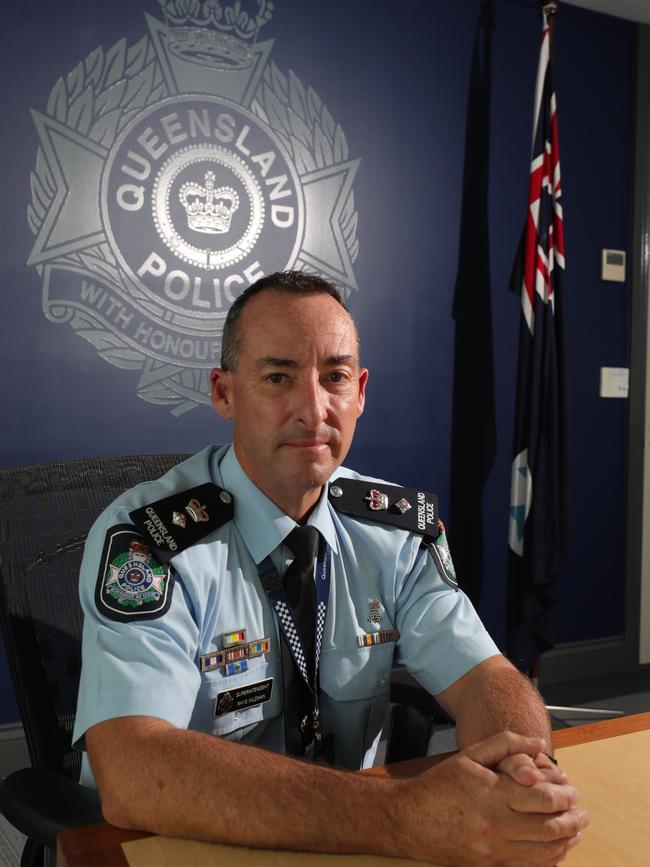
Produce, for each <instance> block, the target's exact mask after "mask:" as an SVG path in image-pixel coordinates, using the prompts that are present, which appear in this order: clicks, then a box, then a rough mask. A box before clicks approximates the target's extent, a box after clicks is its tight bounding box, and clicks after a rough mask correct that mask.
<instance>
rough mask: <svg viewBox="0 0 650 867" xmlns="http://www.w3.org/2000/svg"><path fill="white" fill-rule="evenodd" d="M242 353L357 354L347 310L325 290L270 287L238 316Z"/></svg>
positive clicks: (355, 355) (255, 354)
mask: <svg viewBox="0 0 650 867" xmlns="http://www.w3.org/2000/svg"><path fill="white" fill-rule="evenodd" d="M240 329H241V337H242V339H243V347H242V354H243V355H244V356H249V357H250V356H251V355H253V356H260V355H266V354H269V353H268V350H269V349H272V350H273V354H277V353H278V352H279V350H282V352H281V353H280V354H281V355H284V356H286V355H287V354H288V353H289V354H295V353H299V352H300V351H301V350H305V351H309V350H311V349H314V348H316V349H322V350H323V351H324V352H327V353H332V354H349V355H352V356H354V358H355V359H356V357H357V333H356V329H355V326H354V322H353V321H352V318H351V316H350V314H349V313H348V312H347V310H345V308H344V307H342V306H341V305H340V304H339V303H338V302H337V301H336V299H334V298H332V296H331V295H328V294H327V293H326V292H318V293H313V294H309V295H298V294H291V293H287V292H278V291H276V290H274V289H269V290H265V291H263V292H260V293H259V295H256V296H255V297H254V298H251V300H250V301H249V302H248V304H247V305H246V306H245V307H244V309H243V310H242V314H241V320H240Z"/></svg>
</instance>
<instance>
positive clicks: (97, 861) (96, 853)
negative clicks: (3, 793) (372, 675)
mask: <svg viewBox="0 0 650 867" xmlns="http://www.w3.org/2000/svg"><path fill="white" fill-rule="evenodd" d="M646 730H650V713H642V714H636V715H634V716H628V717H618V718H617V719H613V720H606V721H604V722H597V723H591V724H589V725H582V726H575V727H573V728H567V729H561V730H559V731H556V732H554V733H553V741H554V743H555V747H556V749H562V748H563V747H569V746H574V745H576V744H584V743H588V742H590V741H597V740H603V739H605V738H615V737H618V736H620V735H625V734H630V733H633V732H640V731H646ZM440 760H441V758H440V757H436V756H432V757H429V758H426V759H416V760H414V761H410V762H400V763H398V764H395V765H388V766H386V767H381V768H373V769H372V771H368V772H366V773H373V774H381V775H382V776H388V775H390V776H393V777H395V776H399V777H409V776H414V775H416V774H418V773H420V772H421V771H422V770H424V769H425V768H427V767H431V766H432V765H433V764H435V763H436V762H437V761H440ZM644 833H646V834H647V835H648V839H647V843H648V851H650V831H645V830H644ZM147 836H151V835H150V834H147V833H145V832H143V831H123V830H121V829H119V828H114V827H113V826H111V825H106V824H102V825H92V826H88V827H84V828H75V829H73V830H71V831H64V833H62V834H60V835H59V845H58V857H57V867H129V865H128V861H127V860H126V858H125V856H124V853H123V851H122V843H126V842H128V841H130V840H137V839H140V838H142V837H147ZM579 849H580V847H578V849H577V850H576V852H579ZM594 867H600V865H594Z"/></svg>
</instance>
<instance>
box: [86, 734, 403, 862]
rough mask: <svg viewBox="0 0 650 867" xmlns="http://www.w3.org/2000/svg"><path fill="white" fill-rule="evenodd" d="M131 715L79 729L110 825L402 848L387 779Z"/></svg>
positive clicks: (217, 837)
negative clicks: (84, 737)
mask: <svg viewBox="0 0 650 867" xmlns="http://www.w3.org/2000/svg"><path fill="white" fill-rule="evenodd" d="M134 720H136V718H125V719H123V720H112V721H110V722H109V723H104V724H101V725H100V726H96V727H95V728H94V729H92V730H91V731H90V732H89V733H88V736H87V740H88V746H89V752H90V756H91V763H92V766H93V770H94V772H95V776H96V779H97V783H98V786H99V789H100V794H101V796H102V805H103V809H104V815H105V817H106V819H107V820H108V821H109V822H111V823H112V824H115V825H118V826H120V827H127V828H140V829H144V830H149V831H152V832H154V833H158V834H167V835H172V836H180V837H192V838H196V839H201V840H209V841H220V842H227V843H232V844H236V845H247V846H253V847H260V848H275V849H283V848H286V849H298V850H305V851H328V852H366V853H368V852H372V853H375V854H382V855H396V854H398V853H399V851H400V849H401V850H402V853H404V849H403V846H404V845H406V844H405V843H404V842H403V841H402V842H400V841H399V840H398V839H397V837H398V836H399V833H400V831H399V829H396V827H395V815H394V805H395V799H394V798H393V796H392V793H393V789H394V788H396V786H397V784H396V783H395V782H394V781H391V780H386V779H382V778H376V777H372V776H366V775H359V774H354V773H350V772H345V771H337V770H334V769H331V768H328V767H326V766H322V765H316V764H313V763H309V762H303V761H298V760H295V759H290V758H287V757H286V756H282V755H278V754H276V753H272V752H268V751H266V750H260V749H257V748H254V747H249V746H242V745H239V744H235V743H230V742H228V741H223V740H221V739H219V738H215V737H211V736H208V735H204V734H200V733H197V732H190V731H184V730H180V729H176V728H174V727H172V726H170V725H169V724H167V723H164V722H162V721H161V720H156V719H153V718H137V722H135V724H134V722H133V721H134ZM105 726H110V727H111V728H110V730H109V735H110V740H108V741H107V740H106V739H105V738H104V735H105V734H106V730H105V731H104V732H102V727H105ZM111 742H112V743H111ZM129 743H130V744H132V746H131V747H129V748H126V749H125V748H124V744H129ZM118 744H121V747H120V746H119V745H118Z"/></svg>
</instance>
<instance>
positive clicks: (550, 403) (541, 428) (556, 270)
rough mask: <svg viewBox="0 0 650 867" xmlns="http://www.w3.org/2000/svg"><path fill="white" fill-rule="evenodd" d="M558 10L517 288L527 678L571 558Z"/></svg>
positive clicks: (519, 643) (512, 535)
mask: <svg viewBox="0 0 650 867" xmlns="http://www.w3.org/2000/svg"><path fill="white" fill-rule="evenodd" d="M554 13H555V8H554V4H552V3H549V4H548V5H547V6H546V7H545V8H544V11H543V18H544V24H543V30H542V46H541V51H540V58H539V67H538V71H537V85H536V88H535V116H534V127H533V150H532V159H531V167H530V181H529V188H528V190H529V192H528V212H527V216H526V222H525V226H524V232H523V236H522V239H521V244H520V247H519V251H518V254H517V259H516V261H515V266H514V269H513V275H512V278H511V285H510V288H511V289H512V290H513V291H515V292H516V293H517V294H519V295H520V298H521V320H520V331H519V359H518V375H517V403H516V414H515V433H514V450H513V453H514V457H513V462H512V481H511V497H510V529H509V538H508V542H509V546H510V553H509V570H508V618H507V621H508V622H507V627H508V656H509V657H510V658H511V660H512V661H513V662H514V663H515V664H516V665H517V666H518V667H519V668H520V669H521V670H522V671H527V670H529V669H530V667H531V666H532V664H533V663H534V662H535V661H536V660H537V659H538V658H539V656H540V655H541V653H543V652H544V651H545V650H548V649H549V648H550V647H552V646H553V644H554V639H553V622H552V612H553V609H554V607H555V606H556V605H557V603H558V601H559V579H560V570H561V565H562V560H563V556H564V544H565V540H564V519H565V511H566V509H565V487H564V486H565V481H566V472H565V459H566V446H565V432H564V425H565V412H564V364H563V354H564V347H563V337H562V324H563V323H562V301H563V297H562V291H563V290H562V277H563V273H564V230H563V221H562V220H563V218H562V204H561V195H562V186H561V179H560V152H559V145H558V131H557V112H556V101H555V92H554V89H553V81H552V75H551V73H552V63H551V61H552V57H551V36H552V31H551V28H550V26H549V15H550V14H554Z"/></svg>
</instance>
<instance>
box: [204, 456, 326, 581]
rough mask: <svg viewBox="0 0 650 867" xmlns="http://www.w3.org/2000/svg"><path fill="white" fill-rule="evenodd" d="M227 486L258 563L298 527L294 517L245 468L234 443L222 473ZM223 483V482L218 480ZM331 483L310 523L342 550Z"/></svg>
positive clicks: (223, 461) (237, 523)
mask: <svg viewBox="0 0 650 867" xmlns="http://www.w3.org/2000/svg"><path fill="white" fill-rule="evenodd" d="M215 475H219V476H220V477H221V483H222V484H223V487H224V488H225V489H226V490H227V491H228V492H229V493H231V494H232V496H233V503H234V518H233V520H234V523H235V526H236V527H237V529H238V530H239V532H240V533H241V536H242V538H243V540H244V543H245V545H246V547H247V548H248V550H249V551H250V553H251V556H252V557H253V560H254V561H255V562H256V563H258V564H259V563H261V562H262V560H263V559H264V558H265V557H267V556H268V555H269V554H270V553H271V551H273V550H274V549H275V548H277V547H278V545H280V544H281V543H282V541H283V539H285V538H286V537H287V536H288V535H289V533H290V532H291V531H292V530H293V528H294V527H295V526H296V522H295V521H294V520H293V518H290V517H289V516H288V515H285V514H284V512H282V510H281V509H279V508H278V507H277V506H276V505H275V503H274V502H272V501H271V500H270V499H269V498H268V497H267V496H266V494H265V493H263V491H261V490H260V489H259V488H258V487H257V485H256V484H255V483H254V482H252V481H251V479H250V478H249V477H248V476H247V475H246V473H245V471H244V470H243V469H242V466H241V464H240V463H239V461H238V460H237V457H236V455H235V449H234V448H233V447H232V446H230V448H229V449H228V450H227V451H226V453H225V455H224V456H223V457H222V458H221V461H220V462H219V467H218V474H217V473H215ZM217 483H218V484H219V482H217ZM328 486H329V482H328V483H327V484H325V485H324V486H323V491H322V493H321V496H320V499H319V500H318V503H317V504H316V506H315V508H314V510H313V511H312V513H311V515H310V516H309V520H308V521H307V523H308V524H309V525H311V526H313V527H316V529H317V530H318V531H319V533H321V535H322V536H323V538H324V539H325V541H326V542H327V544H328V545H329V546H330V548H331V549H332V550H333V551H334V553H338V542H337V538H336V532H335V530H334V523H333V521H332V515H331V511H330V505H329V503H328V500H327V489H328Z"/></svg>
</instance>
